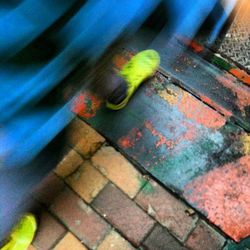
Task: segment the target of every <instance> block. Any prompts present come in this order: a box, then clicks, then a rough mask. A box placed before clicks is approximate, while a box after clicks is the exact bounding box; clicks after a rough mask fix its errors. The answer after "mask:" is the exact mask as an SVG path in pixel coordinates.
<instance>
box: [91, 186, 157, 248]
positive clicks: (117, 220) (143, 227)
mask: <svg viewBox="0 0 250 250" xmlns="http://www.w3.org/2000/svg"><path fill="white" fill-rule="evenodd" d="M93 206H94V207H95V208H96V209H97V210H98V211H99V212H100V213H101V214H102V215H103V216H104V217H105V218H106V219H107V220H108V221H109V222H110V223H111V224H112V225H113V226H114V227H115V228H117V229H118V230H119V231H120V232H121V233H122V234H123V235H124V236H125V237H126V238H127V239H128V240H129V241H130V242H132V243H133V244H134V245H136V246H138V245H139V244H140V242H141V241H142V240H143V239H144V237H145V236H146V235H147V233H148V232H149V231H150V229H151V228H152V227H153V225H154V221H153V220H152V219H151V218H150V217H149V216H148V215H147V214H146V213H145V212H144V211H143V210H142V209H141V208H139V207H138V206H137V205H136V204H135V203H134V202H133V201H131V200H130V199H129V198H128V197H127V196H126V195H125V194H124V193H123V192H122V191H120V190H119V189H118V188H116V187H115V186H114V185H112V184H108V185H106V187H105V188H104V189H103V190H102V191H101V192H100V194H99V195H98V196H97V198H96V199H95V200H94V202H93Z"/></svg>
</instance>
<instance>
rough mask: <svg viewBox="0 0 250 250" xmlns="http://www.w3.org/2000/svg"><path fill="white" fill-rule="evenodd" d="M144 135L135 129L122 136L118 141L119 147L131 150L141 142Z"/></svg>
mask: <svg viewBox="0 0 250 250" xmlns="http://www.w3.org/2000/svg"><path fill="white" fill-rule="evenodd" d="M141 137H142V133H141V131H140V130H139V129H138V128H133V129H132V130H131V131H130V132H129V134H127V135H125V136H122V137H121V138H120V139H119V140H118V145H119V146H120V147H122V148H131V147H133V146H135V143H136V142H137V141H138V140H140V138H141Z"/></svg>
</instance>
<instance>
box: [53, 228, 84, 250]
mask: <svg viewBox="0 0 250 250" xmlns="http://www.w3.org/2000/svg"><path fill="white" fill-rule="evenodd" d="M71 249H72V250H87V248H86V247H85V246H84V245H83V244H82V243H81V242H80V241H79V240H78V239H77V238H76V237H75V236H74V235H73V234H72V233H70V232H69V233H67V234H66V235H65V236H64V237H63V239H62V240H61V241H60V242H59V243H58V244H57V245H56V246H55V248H54V250H71Z"/></svg>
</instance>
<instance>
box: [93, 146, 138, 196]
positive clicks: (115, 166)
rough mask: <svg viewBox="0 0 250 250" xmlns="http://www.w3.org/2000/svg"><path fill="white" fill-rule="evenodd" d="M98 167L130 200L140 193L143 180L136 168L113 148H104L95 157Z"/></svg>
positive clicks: (94, 161) (94, 163)
mask: <svg viewBox="0 0 250 250" xmlns="http://www.w3.org/2000/svg"><path fill="white" fill-rule="evenodd" d="M92 162H93V165H94V166H96V167H97V168H98V169H99V170H100V171H101V172H102V173H103V174H104V175H105V176H106V177H107V178H108V179H110V180H111V181H112V182H113V183H115V184H116V185H117V186H118V187H119V188H120V189H121V190H123V191H124V192H125V193H126V194H127V195H128V196H129V197H130V198H133V197H134V196H135V195H136V194H137V192H138V191H139V189H140V187H141V184H142V183H143V179H142V176H141V174H140V173H139V172H138V171H137V170H136V169H135V168H134V166H133V165H132V164H131V163H130V162H129V161H128V160H127V159H126V158H124V157H123V156H122V155H121V154H120V153H119V152H118V151H116V150H115V149H114V148H112V147H102V148H101V149H100V150H99V151H98V152H97V153H96V154H95V155H94V156H93V157H92Z"/></svg>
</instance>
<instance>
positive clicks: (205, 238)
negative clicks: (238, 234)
mask: <svg viewBox="0 0 250 250" xmlns="http://www.w3.org/2000/svg"><path fill="white" fill-rule="evenodd" d="M224 243H225V239H224V238H223V237H222V236H221V235H220V234H219V233H217V232H216V231H215V230H214V229H213V228H212V227H210V226H209V225H208V224H207V223H205V222H204V221H199V223H198V225H197V227H196V228H195V230H194V231H193V232H192V234H191V235H190V236H189V238H188V240H187V242H186V245H187V246H188V247H190V248H191V249H193V250H201V249H202V250H219V249H222V246H223V245H224Z"/></svg>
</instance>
